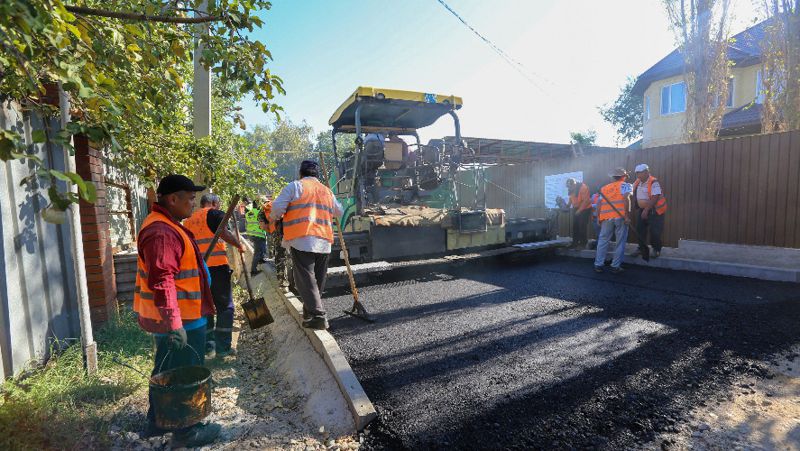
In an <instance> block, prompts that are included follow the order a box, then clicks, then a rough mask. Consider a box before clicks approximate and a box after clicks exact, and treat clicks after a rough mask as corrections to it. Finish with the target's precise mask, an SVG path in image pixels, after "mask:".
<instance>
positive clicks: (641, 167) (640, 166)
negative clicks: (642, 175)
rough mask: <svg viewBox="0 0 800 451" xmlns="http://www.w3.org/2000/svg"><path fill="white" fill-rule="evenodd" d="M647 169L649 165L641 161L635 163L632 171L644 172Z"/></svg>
mask: <svg viewBox="0 0 800 451" xmlns="http://www.w3.org/2000/svg"><path fill="white" fill-rule="evenodd" d="M649 170H650V167H649V166H647V165H646V164H644V163H642V164H637V165H636V169H634V171H635V172H644V171H649Z"/></svg>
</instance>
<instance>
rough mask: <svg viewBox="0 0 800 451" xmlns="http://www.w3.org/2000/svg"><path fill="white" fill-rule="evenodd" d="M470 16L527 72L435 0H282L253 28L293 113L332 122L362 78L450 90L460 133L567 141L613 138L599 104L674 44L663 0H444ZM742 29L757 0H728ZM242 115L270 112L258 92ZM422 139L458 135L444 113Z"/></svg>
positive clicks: (252, 119)
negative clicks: (458, 105)
mask: <svg viewBox="0 0 800 451" xmlns="http://www.w3.org/2000/svg"><path fill="white" fill-rule="evenodd" d="M447 3H448V4H449V5H450V6H451V7H452V8H453V9H454V10H455V11H456V12H458V13H459V14H460V15H461V17H463V18H464V19H465V20H466V21H467V22H468V23H470V25H472V26H473V27H474V28H475V29H477V30H478V31H479V32H481V33H482V34H483V35H485V36H486V37H487V38H489V39H490V40H492V41H493V42H494V43H495V44H497V46H498V47H500V48H501V49H503V51H505V52H506V53H507V54H509V55H510V56H511V57H513V58H514V59H515V60H517V61H519V62H520V63H522V65H524V66H525V67H526V68H527V69H528V71H529V73H531V74H532V75H531V78H532V79H533V80H534V82H535V83H531V82H530V81H529V80H528V79H526V78H525V77H524V76H523V75H521V74H520V73H519V72H517V71H516V70H515V69H514V68H513V67H511V65H509V64H508V63H507V62H506V61H504V60H503V59H502V58H501V57H500V56H499V55H498V54H497V53H495V52H494V51H493V50H492V49H491V48H490V47H489V46H487V45H486V44H485V43H484V42H482V41H481V40H480V39H479V38H478V37H477V36H475V35H474V34H472V32H471V31H469V29H467V28H466V27H465V26H464V25H463V24H461V23H460V22H459V21H458V20H457V19H456V18H455V17H454V16H453V15H451V14H450V12H448V11H447V10H446V9H445V8H444V7H442V6H441V5H440V4H439V2H438V1H437V0H403V1H401V0H395V1H389V0H361V1H356V0H327V1H323V0H275V1H274V2H273V7H272V9H271V10H270V11H267V12H265V13H263V14H262V15H261V16H262V17H263V18H264V20H265V25H264V27H263V28H262V29H261V30H258V31H256V32H255V33H253V36H254V37H255V38H257V39H260V40H261V41H262V42H264V43H265V44H266V45H267V48H269V49H270V51H271V52H272V56H273V58H274V63H273V64H272V71H273V73H275V74H277V75H279V76H280V77H281V78H283V80H284V87H285V88H286V91H287V93H286V95H285V96H280V97H279V98H278V99H277V103H279V104H280V105H282V106H283V107H284V110H285V113H284V115H285V116H288V117H289V118H291V119H292V120H293V121H302V120H305V121H307V122H308V123H309V124H310V125H312V126H313V127H314V129H315V130H317V131H320V130H327V129H328V126H327V123H328V119H329V117H330V115H331V114H332V113H333V111H334V110H335V109H336V108H337V107H338V106H339V105H340V104H341V103H342V102H343V101H344V99H345V98H346V97H347V96H348V95H349V94H351V93H352V92H353V91H354V90H355V88H356V87H357V86H375V87H383V88H395V89H408V90H415V91H424V92H435V93H439V94H455V95H458V96H461V97H462V98H463V99H464V106H463V107H462V109H461V110H460V111H459V117H460V118H461V123H462V133H463V134H464V136H479V137H491V138H504V139H519V140H528V141H545V142H568V141H569V132H570V131H583V130H587V129H590V128H591V129H594V130H596V131H597V133H598V144H600V145H614V132H613V129H612V128H611V127H610V126H609V125H608V124H606V123H605V122H604V121H603V120H602V118H601V117H600V115H599V113H598V112H597V107H598V106H600V105H603V104H605V103H609V102H612V101H613V100H614V99H615V98H616V96H617V94H618V93H619V89H620V87H621V86H622V85H623V84H624V83H625V78H626V77H627V76H635V75H638V74H639V73H641V72H643V71H644V70H646V69H647V68H648V67H650V66H651V65H653V64H654V63H655V62H657V61H658V60H659V59H660V58H662V57H663V56H665V55H666V54H667V53H668V52H670V51H671V50H672V49H673V48H674V36H673V34H672V32H671V31H670V30H669V28H668V23H667V17H666V13H665V12H664V8H663V6H662V1H661V0H604V1H598V0H572V1H567V0H562V1H555V0H527V1H523V0H519V1H513V0H492V1H486V0H483V1H481V0H447ZM732 3H733V6H734V15H735V20H734V25H733V28H732V32H733V33H737V32H739V31H741V30H742V29H744V28H746V27H747V25H748V24H751V23H752V22H753V19H754V16H755V10H754V7H753V6H752V3H751V0H733V2H732ZM242 107H243V113H244V116H245V120H246V121H247V123H248V124H249V125H250V126H252V125H255V124H259V123H270V122H272V120H273V117H272V116H270V115H267V114H264V113H262V112H261V109H260V108H258V107H257V106H256V105H254V104H253V103H252V102H249V101H246V102H244V103H243V105H242ZM420 134H421V135H422V138H423V140H424V141H427V139H429V138H437V137H442V136H445V135H452V134H453V126H452V120H451V119H450V118H447V117H445V118H442V119H440V120H439V121H438V122H437V123H435V124H434V125H432V126H431V127H428V128H426V129H424V130H422V131H421V133H420Z"/></svg>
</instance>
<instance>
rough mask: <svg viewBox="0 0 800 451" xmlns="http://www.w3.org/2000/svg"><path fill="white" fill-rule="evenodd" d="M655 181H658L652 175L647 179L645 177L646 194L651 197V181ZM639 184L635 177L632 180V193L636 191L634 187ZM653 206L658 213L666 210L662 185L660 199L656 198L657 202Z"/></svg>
mask: <svg viewBox="0 0 800 451" xmlns="http://www.w3.org/2000/svg"><path fill="white" fill-rule="evenodd" d="M657 181H658V179H657V178H655V177H653V176H652V175H651V176H650V178H649V179H647V196H648V197H651V198H652V197H653V195H652V194H651V193H652V192H653V182H657ZM639 185H640V183H639V179H636V181H635V182H633V192H634V193H635V192H636V189H637V188H638V187H639ZM655 208H656V213H658V214H660V215H663V214H664V213H666V212H667V199H666V198H665V197H664V187H661V199H658V203H657V204H656V206H655Z"/></svg>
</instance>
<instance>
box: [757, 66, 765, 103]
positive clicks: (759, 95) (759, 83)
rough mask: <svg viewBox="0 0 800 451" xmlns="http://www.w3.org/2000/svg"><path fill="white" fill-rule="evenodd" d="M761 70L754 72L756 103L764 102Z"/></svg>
mask: <svg viewBox="0 0 800 451" xmlns="http://www.w3.org/2000/svg"><path fill="white" fill-rule="evenodd" d="M761 77H762V75H761V71H760V70H759V71H758V72H756V103H764V84H763V80H762V78H761Z"/></svg>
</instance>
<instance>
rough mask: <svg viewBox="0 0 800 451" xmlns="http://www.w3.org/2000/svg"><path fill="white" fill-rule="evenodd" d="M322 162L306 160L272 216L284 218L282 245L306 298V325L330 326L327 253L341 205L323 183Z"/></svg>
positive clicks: (277, 203) (279, 196) (274, 218)
mask: <svg viewBox="0 0 800 451" xmlns="http://www.w3.org/2000/svg"><path fill="white" fill-rule="evenodd" d="M319 170H320V169H319V165H318V164H317V162H316V161H311V160H305V161H303V162H302V163H301V164H300V179H299V180H295V181H293V182H291V183H289V184H288V185H287V186H286V187H285V188H283V190H282V191H281V193H280V195H278V197H277V198H275V200H274V201H273V202H272V211H271V212H270V219H271V220H273V221H277V220H280V219H281V218H282V220H283V243H282V244H283V246H284V247H286V248H287V249H289V251H290V254H291V257H292V266H293V275H294V285H295V287H296V288H297V291H298V292H299V293H300V298H301V299H302V301H303V319H304V321H303V327H307V328H311V329H321V330H324V329H327V328H328V319H327V315H326V313H325V308H324V307H323V305H322V299H321V294H322V291H323V290H324V288H325V278H326V276H327V271H328V257H329V256H330V253H331V244H332V243H333V218H334V215H335V216H341V215H342V206H341V205H340V204H339V202H338V201H337V200H336V197H335V196H334V195H333V192H332V191H331V190H330V188H328V187H327V186H325V185H323V184H322V183H320V181H319V180H318V178H319Z"/></svg>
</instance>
